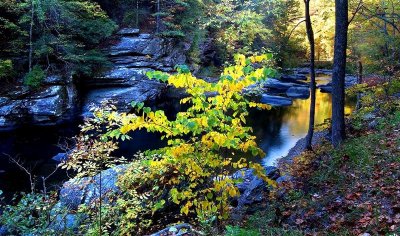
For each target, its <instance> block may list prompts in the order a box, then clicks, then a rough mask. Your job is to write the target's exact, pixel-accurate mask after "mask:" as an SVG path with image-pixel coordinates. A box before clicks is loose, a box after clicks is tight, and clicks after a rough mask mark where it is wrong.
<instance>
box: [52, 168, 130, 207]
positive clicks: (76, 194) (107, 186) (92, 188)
mask: <svg viewBox="0 0 400 236" xmlns="http://www.w3.org/2000/svg"><path fill="white" fill-rule="evenodd" d="M126 169H127V165H118V166H115V167H113V168H110V169H107V170H104V171H102V172H101V174H98V175H96V176H94V177H92V178H90V177H84V178H81V179H78V178H74V179H71V180H69V181H68V182H66V183H64V184H63V186H62V188H61V190H60V199H59V205H58V206H57V207H59V208H66V209H68V210H77V209H78V207H79V205H81V204H85V205H87V206H89V205H90V204H91V203H92V202H93V201H94V200H96V199H98V198H99V197H100V194H99V193H100V187H99V186H100V176H101V193H102V198H103V200H104V201H105V202H107V200H108V196H113V195H116V194H118V193H119V191H120V190H119V188H118V186H117V181H118V177H119V176H120V175H122V174H123V173H124V172H125V171H126Z"/></svg>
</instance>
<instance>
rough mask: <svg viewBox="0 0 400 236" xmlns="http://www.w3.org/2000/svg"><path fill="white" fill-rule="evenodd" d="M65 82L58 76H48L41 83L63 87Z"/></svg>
mask: <svg viewBox="0 0 400 236" xmlns="http://www.w3.org/2000/svg"><path fill="white" fill-rule="evenodd" d="M66 82H67V81H65V79H64V78H63V77H62V76H59V75H50V76H47V77H46V78H45V79H44V81H43V83H42V84H44V85H63V84H66Z"/></svg>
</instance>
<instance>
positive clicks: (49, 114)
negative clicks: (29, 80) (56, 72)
mask: <svg viewBox="0 0 400 236" xmlns="http://www.w3.org/2000/svg"><path fill="white" fill-rule="evenodd" d="M76 104H77V93H76V88H75V86H74V85H73V83H72V80H71V79H70V78H63V77H61V76H49V77H47V78H46V79H45V80H44V82H43V87H42V88H41V89H40V90H38V91H30V90H29V89H28V88H26V87H24V86H20V87H16V88H15V89H14V90H13V91H10V92H8V93H7V94H5V95H3V97H0V130H8V129H13V128H15V127H18V126H20V125H26V124H33V125H55V124H58V123H60V122H63V121H64V120H66V119H70V118H71V117H72V116H73V113H74V111H75V108H76Z"/></svg>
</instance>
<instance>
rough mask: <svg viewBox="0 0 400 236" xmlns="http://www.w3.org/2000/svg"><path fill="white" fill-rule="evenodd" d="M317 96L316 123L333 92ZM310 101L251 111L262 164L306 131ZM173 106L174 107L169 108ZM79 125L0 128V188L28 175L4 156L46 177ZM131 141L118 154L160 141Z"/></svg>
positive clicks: (14, 186)
mask: <svg viewBox="0 0 400 236" xmlns="http://www.w3.org/2000/svg"><path fill="white" fill-rule="evenodd" d="M327 79H328V77H318V80H319V82H320V83H326V80H327ZM316 95H317V100H316V101H317V102H316V117H315V120H316V124H321V123H323V122H324V121H325V119H327V118H329V117H330V116H331V111H332V110H331V95H330V94H327V93H321V92H319V90H317V94H316ZM171 106H176V104H164V107H161V109H165V108H166V109H169V108H171ZM309 106H310V99H305V100H301V99H297V100H294V102H293V105H292V106H290V107H281V108H273V109H271V110H268V111H258V110H254V111H252V112H250V118H249V120H248V124H249V125H251V126H252V127H253V130H254V133H255V135H256V136H257V140H258V144H259V146H260V147H261V148H262V149H263V150H264V151H265V153H266V156H265V157H264V158H263V159H262V163H263V165H266V166H268V165H274V164H275V162H276V160H277V159H279V158H280V157H282V156H285V155H287V153H288V151H289V150H290V148H292V147H293V146H294V145H295V144H296V142H297V141H298V140H299V139H300V138H303V137H304V136H305V135H306V133H307V129H308V121H309V114H308V113H309ZM353 107H354V102H351V101H350V102H347V104H346V107H345V111H346V113H350V112H351V111H352V108H353ZM174 109H176V107H175V108H172V109H171V110H174ZM178 109H179V108H178ZM170 112H173V111H170ZM78 125H79V121H74V122H71V123H67V124H63V125H60V126H57V127H25V128H21V129H18V130H16V131H13V132H3V133H0V189H1V190H3V191H4V192H6V193H12V192H17V191H21V190H26V191H27V190H29V179H28V175H27V174H26V173H24V172H23V171H21V169H20V168H18V167H17V166H16V165H15V164H13V163H10V161H9V158H8V155H9V156H12V157H14V158H17V159H19V160H20V161H21V162H24V166H26V167H27V168H28V169H31V170H33V173H34V174H35V175H36V176H45V175H46V174H48V173H50V172H52V171H53V170H54V167H55V166H56V162H54V161H53V160H51V158H52V157H53V156H55V155H56V154H58V153H60V152H63V150H62V149H61V148H60V147H59V146H60V144H65V143H68V142H69V141H70V138H71V137H73V136H74V135H76V134H77V133H78V132H79V128H78ZM133 140H134V141H133V142H129V143H124V144H122V145H121V148H120V150H119V153H120V154H121V155H124V156H125V157H129V156H131V155H133V154H134V153H136V152H137V151H139V150H142V151H143V150H147V149H151V148H157V147H161V146H163V145H164V143H163V142H162V141H160V140H159V137H158V136H157V135H155V134H149V133H145V132H136V133H135V134H134V138H133ZM62 178H66V175H65V172H61V171H59V172H58V173H57V174H56V175H55V176H53V180H55V181H53V182H54V184H59V183H60V179H62ZM50 189H51V187H50ZM54 189H57V186H54Z"/></svg>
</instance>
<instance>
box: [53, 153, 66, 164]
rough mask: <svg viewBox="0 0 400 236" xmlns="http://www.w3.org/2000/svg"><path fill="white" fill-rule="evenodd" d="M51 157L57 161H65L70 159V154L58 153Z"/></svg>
mask: <svg viewBox="0 0 400 236" xmlns="http://www.w3.org/2000/svg"><path fill="white" fill-rule="evenodd" d="M51 159H52V160H53V161H56V162H63V161H66V160H67V159H68V154H67V153H65V152H62V153H58V154H57V155H55V156H54V157H52V158H51Z"/></svg>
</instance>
